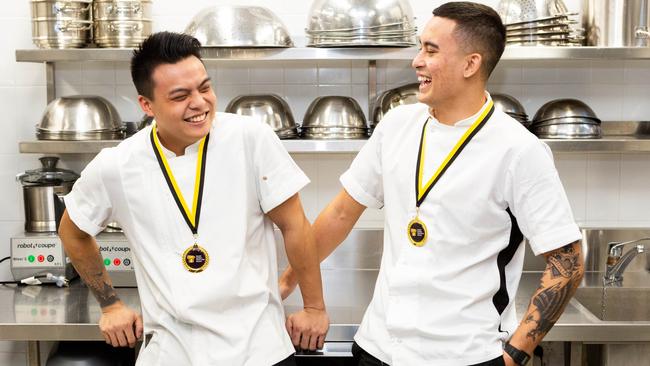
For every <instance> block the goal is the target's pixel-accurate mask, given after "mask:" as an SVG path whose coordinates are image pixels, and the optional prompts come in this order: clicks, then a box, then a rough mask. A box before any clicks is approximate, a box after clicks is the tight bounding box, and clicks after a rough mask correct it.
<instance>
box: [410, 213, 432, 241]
mask: <svg viewBox="0 0 650 366" xmlns="http://www.w3.org/2000/svg"><path fill="white" fill-rule="evenodd" d="M406 230H407V234H408V237H409V240H410V241H411V244H413V245H415V246H416V247H421V246H424V244H426V242H427V227H426V225H424V222H422V221H421V220H420V218H419V217H418V216H415V218H414V219H413V220H411V221H410V222H409V225H408V227H407V229H406Z"/></svg>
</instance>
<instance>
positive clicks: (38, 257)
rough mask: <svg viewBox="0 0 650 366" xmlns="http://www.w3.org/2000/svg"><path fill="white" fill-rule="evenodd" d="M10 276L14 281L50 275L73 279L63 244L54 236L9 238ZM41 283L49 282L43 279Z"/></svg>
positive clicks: (40, 235)
mask: <svg viewBox="0 0 650 366" xmlns="http://www.w3.org/2000/svg"><path fill="white" fill-rule="evenodd" d="M10 250H11V274H12V276H13V277H14V280H15V281H20V280H23V279H25V278H28V277H31V276H36V275H42V274H46V273H51V274H53V275H55V276H64V277H66V278H67V279H72V278H73V277H75V273H74V269H73V268H72V265H71V264H70V261H69V260H68V258H67V257H66V255H65V251H64V250H63V244H61V240H59V237H58V236H57V235H55V234H25V235H24V236H21V237H15V238H11V245H10ZM39 280H40V281H41V282H49V281H48V280H46V279H44V278H40V279H39Z"/></svg>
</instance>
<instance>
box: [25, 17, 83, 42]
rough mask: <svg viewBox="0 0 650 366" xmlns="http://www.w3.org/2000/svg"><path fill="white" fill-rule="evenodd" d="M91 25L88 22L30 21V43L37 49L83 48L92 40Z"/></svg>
mask: <svg viewBox="0 0 650 366" xmlns="http://www.w3.org/2000/svg"><path fill="white" fill-rule="evenodd" d="M92 25H93V22H91V21H88V20H57V19H56V18H49V19H45V18H42V19H41V20H32V41H33V42H34V44H35V45H36V46H37V47H39V48H78V47H84V46H86V45H87V44H88V43H90V40H91V39H92V36H91V35H92V33H91V32H92Z"/></svg>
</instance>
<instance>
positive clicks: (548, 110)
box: [530, 99, 602, 139]
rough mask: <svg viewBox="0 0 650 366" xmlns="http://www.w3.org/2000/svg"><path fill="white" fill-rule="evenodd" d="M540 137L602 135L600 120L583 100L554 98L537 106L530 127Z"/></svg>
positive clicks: (594, 136) (591, 136)
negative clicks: (537, 108)
mask: <svg viewBox="0 0 650 366" xmlns="http://www.w3.org/2000/svg"><path fill="white" fill-rule="evenodd" d="M530 129H531V131H532V132H533V133H534V134H535V135H537V136H538V137H540V138H548V139H566V138H571V139H578V138H580V139H594V138H600V137H602V128H601V121H600V119H599V118H598V117H597V116H596V113H594V111H593V109H591V108H590V107H589V106H588V105H587V104H585V103H584V102H582V101H580V100H577V99H555V100H552V101H550V102H548V103H546V104H544V105H543V106H541V107H540V108H539V110H538V111H537V113H535V117H533V122H532V124H531V127H530Z"/></svg>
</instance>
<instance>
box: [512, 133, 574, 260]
mask: <svg viewBox="0 0 650 366" xmlns="http://www.w3.org/2000/svg"><path fill="white" fill-rule="evenodd" d="M506 195H507V197H508V200H509V204H510V208H511V209H512V212H513V214H514V215H515V217H516V218H517V223H518V225H519V228H520V229H521V231H522V233H523V234H524V236H526V238H528V241H529V242H530V246H531V248H532V250H533V253H535V255H539V254H542V253H546V252H548V251H551V250H555V249H557V248H560V247H562V246H564V245H567V244H570V243H572V242H574V241H576V240H579V239H580V238H581V237H582V235H581V233H580V229H579V228H578V226H577V225H576V223H575V221H574V219H573V214H572V212H571V207H570V205H569V200H568V199H567V196H566V193H565V192H564V187H563V186H562V182H561V181H560V177H559V175H558V173H557V170H556V169H555V165H554V163H553V155H552V153H551V150H550V149H549V147H548V146H547V145H546V144H545V143H544V142H542V141H538V140H535V141H533V142H531V143H530V144H529V145H527V146H526V147H525V148H523V149H522V150H521V151H520V152H519V154H518V156H516V157H515V158H514V159H513V161H512V164H511V166H510V169H509V170H508V173H507V177H506Z"/></svg>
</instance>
